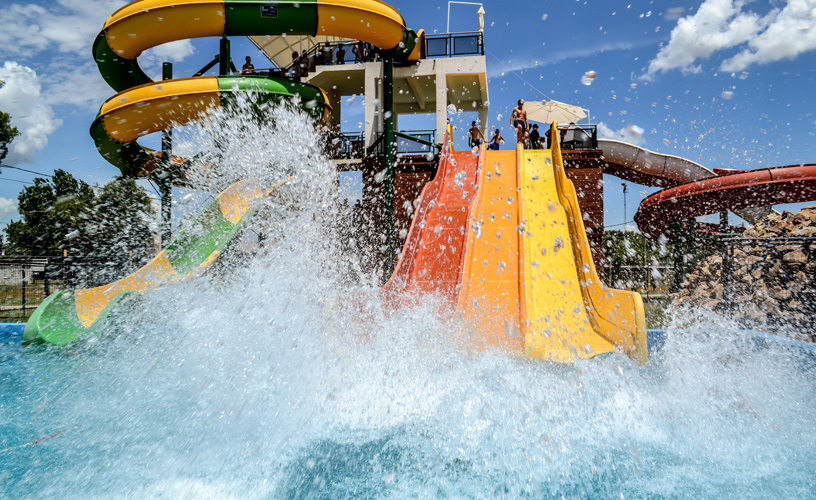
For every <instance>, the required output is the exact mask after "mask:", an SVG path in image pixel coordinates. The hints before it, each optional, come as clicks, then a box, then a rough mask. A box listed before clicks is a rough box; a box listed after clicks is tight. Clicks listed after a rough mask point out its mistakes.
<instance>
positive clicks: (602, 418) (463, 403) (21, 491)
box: [0, 290, 816, 498]
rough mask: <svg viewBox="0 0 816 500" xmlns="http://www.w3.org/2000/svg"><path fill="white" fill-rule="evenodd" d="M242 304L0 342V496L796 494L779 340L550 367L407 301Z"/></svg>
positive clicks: (701, 342) (796, 373)
mask: <svg viewBox="0 0 816 500" xmlns="http://www.w3.org/2000/svg"><path fill="white" fill-rule="evenodd" d="M177 293H181V294H182V296H183V295H184V294H185V293H187V294H191V293H192V291H189V290H188V291H186V292H185V291H184V290H182V291H178V290H177ZM209 294H210V295H211V296H210V297H209V298H208V300H212V299H214V298H215V297H217V295H218V293H217V292H215V291H210V292H209ZM258 300H259V299H252V298H247V302H249V304H245V306H244V307H243V309H242V312H243V313H244V315H243V316H242V317H243V318H244V321H243V323H242V324H235V321H234V319H235V316H232V315H231V314H223V313H218V312H216V311H207V310H206V309H205V308H200V307H195V306H192V307H190V308H188V309H187V311H186V312H187V315H186V317H187V318H188V319H180V320H178V319H177V320H174V319H172V318H171V317H169V316H162V314H161V313H162V312H166V309H165V310H164V311H163V310H162V307H161V301H159V300H156V301H151V302H150V304H147V305H149V306H150V309H151V310H152V311H155V312H157V313H158V315H150V316H148V315H142V316H141V317H139V316H140V315H139V314H137V313H135V312H133V311H132V314H131V316H135V317H137V318H134V319H132V320H130V321H129V322H124V323H120V324H119V325H118V327H119V330H118V331H117V332H115V333H113V334H111V335H110V336H109V337H106V338H104V339H98V340H95V341H90V342H85V343H83V344H81V345H79V346H75V347H72V348H69V349H53V348H25V349H21V348H20V346H19V344H18V342H17V339H13V340H14V341H13V342H3V343H0V389H2V399H1V400H0V407H2V411H0V449H2V450H3V451H2V455H0V461H2V464H3V466H2V476H1V477H0V496H2V497H4V498H46V497H50V498H103V497H104V498H125V497H133V498H522V497H526V498H562V497H564V498H812V497H813V496H814V493H816V474H815V472H816V418H814V417H815V416H816V390H814V389H816V383H815V382H814V373H815V372H814V367H815V366H816V364H815V363H814V361H813V356H812V353H811V352H809V351H808V350H807V349H802V348H801V347H798V346H796V345H793V344H791V345H787V344H783V343H779V342H761V341H759V342H758V341H757V340H756V337H752V336H750V335H746V334H744V333H741V332H737V331H727V330H722V331H707V332H688V331H672V330H669V331H666V332H664V333H663V335H662V340H663V345H662V347H661V348H660V349H659V350H658V351H655V352H653V354H652V360H651V362H650V364H649V365H647V366H645V367H640V366H637V365H635V364H633V363H631V362H630V361H629V360H628V359H627V358H625V357H623V356H620V355H617V354H614V355H609V356H606V357H602V358H599V359H594V360H588V361H582V362H580V363H577V364H576V365H575V366H560V365H552V364H548V363H542V362H536V361H529V360H525V359H520V358H516V357H513V356H510V355H507V354H504V353H499V352H487V353H470V352H467V351H463V350H461V349H459V348H458V346H457V345H456V343H455V342H452V341H451V340H450V337H447V338H446V337H445V335H446V334H447V333H449V330H447V329H446V328H445V327H444V325H442V324H440V323H437V322H436V320H433V319H428V318H432V315H430V314H427V313H428V311H427V310H425V311H422V310H421V309H422V307H420V308H419V309H420V310H414V311H413V312H406V313H405V314H403V315H399V316H398V317H377V319H376V320H375V321H374V324H370V323H369V324H366V325H361V324H359V323H358V324H354V323H348V322H345V320H341V319H338V318H336V317H332V316H331V315H327V314H326V313H325V308H324V306H325V304H317V303H316V302H314V301H311V302H306V304H307V305H306V306H304V305H303V304H302V303H300V302H299V301H297V300H292V297H291V296H289V297H286V296H277V297H274V298H272V299H269V298H267V300H266V302H264V303H265V305H266V306H267V307H265V308H264V310H265V312H266V314H264V315H261V314H258V309H256V308H255V307H254V306H256V305H257V303H258ZM144 305H146V304H141V305H140V308H141V306H144ZM134 311H135V309H134ZM285 311H287V312H288V314H283V313H284V312H285ZM321 311H323V312H322V313H321ZM157 318H158V319H157ZM189 318H195V319H189ZM306 318H308V320H306ZM333 322H335V323H336V322H340V323H341V324H342V325H343V328H344V331H343V333H340V332H339V331H338V330H336V329H333V328H332V327H333V326H335V327H336V326H337V325H336V324H335V325H332V323H333ZM364 331H365V332H366V333H368V334H371V333H375V332H376V335H374V336H373V337H372V339H371V340H370V341H367V342H360V341H359V335H361V332H364ZM6 338H7V339H8V338H9V336H6ZM56 433H61V434H58V435H54V434H56ZM48 436H53V437H50V438H48ZM43 437H46V438H47V439H44V440H42V441H40V442H38V443H36V444H29V443H32V442H33V441H35V440H38V439H41V438H43Z"/></svg>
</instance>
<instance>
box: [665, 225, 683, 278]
mask: <svg viewBox="0 0 816 500" xmlns="http://www.w3.org/2000/svg"><path fill="white" fill-rule="evenodd" d="M669 228H670V231H671V233H672V247H673V248H672V250H673V252H672V254H673V257H674V259H673V260H674V265H673V268H674V269H673V270H674V279H673V280H672V286H671V290H669V291H670V292H672V293H675V292H679V291H680V285H682V284H683V280H684V279H685V269H684V266H683V257H684V256H685V254H686V249H685V246H686V245H685V243H686V242H685V240H686V238H685V234H683V233H684V231H683V223H682V222H681V221H671V222H669Z"/></svg>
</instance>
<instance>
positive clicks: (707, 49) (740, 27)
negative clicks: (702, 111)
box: [644, 0, 816, 79]
mask: <svg viewBox="0 0 816 500" xmlns="http://www.w3.org/2000/svg"><path fill="white" fill-rule="evenodd" d="M750 3H751V2H750V1H745V0H705V2H703V4H702V5H701V6H700V8H699V9H698V10H697V12H696V13H695V14H694V15H691V16H686V17H683V18H681V19H680V20H679V21H678V22H677V26H676V27H675V28H674V29H673V30H672V32H671V38H670V40H669V43H668V44H667V45H666V46H664V47H663V48H661V49H660V51H659V52H658V53H657V56H655V58H654V59H653V60H652V61H651V62H650V63H649V68H648V70H647V72H646V74H645V75H644V78H647V79H649V78H651V77H653V76H654V75H655V74H657V73H665V72H667V71H671V70H674V69H680V70H681V71H683V72H684V73H697V72H700V71H701V70H702V68H701V65H700V64H699V62H700V61H702V60H705V59H707V58H709V57H711V56H712V55H713V54H714V53H715V52H718V51H721V50H725V49H731V48H735V47H737V48H738V47H741V46H742V47H743V48H742V49H741V50H740V52H738V53H737V55H735V56H733V57H731V58H730V59H728V60H726V61H724V62H723V63H722V65H721V66H720V69H721V70H723V71H742V70H743V69H745V68H747V67H748V66H750V65H751V64H762V63H768V62H773V61H778V60H781V59H786V58H787V59H792V58H794V57H796V56H797V55H799V54H801V53H803V52H807V51H810V50H814V49H816V25H815V24H816V0H787V2H786V5H785V7H784V8H782V9H772V10H771V11H770V12H768V13H767V14H766V15H764V16H760V15H759V14H757V13H755V12H752V11H750V10H746V6H747V5H748V4H750Z"/></svg>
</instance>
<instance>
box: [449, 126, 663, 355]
mask: <svg viewBox="0 0 816 500" xmlns="http://www.w3.org/2000/svg"><path fill="white" fill-rule="evenodd" d="M554 134H557V132H554ZM554 137H557V135H554ZM482 158H483V164H482V168H481V169H480V171H479V195H478V196H477V197H476V199H475V200H474V202H473V205H472V206H471V225H470V228H469V229H468V234H467V243H466V250H465V254H464V262H463V265H462V275H461V277H460V281H459V283H460V292H459V298H458V304H457V306H458V307H457V308H458V311H459V312H460V313H461V314H462V316H463V317H464V318H467V321H469V326H470V328H471V330H472V331H473V333H474V336H473V339H474V340H473V343H474V344H476V346H478V347H482V348H485V347H502V348H506V349H510V350H518V351H524V353H525V355H526V356H528V357H531V358H538V359H547V360H551V361H556V362H573V361H574V360H575V359H576V358H589V357H592V356H595V355H597V354H602V353H607V352H611V351H613V350H615V349H616V348H617V349H620V350H621V351H623V352H625V353H626V354H628V355H629V356H630V357H632V358H634V359H636V360H637V361H640V362H645V361H646V359H647V353H646V328H645V320H644V315H643V303H642V300H641V298H640V295H639V294H637V293H633V292H625V291H621V290H612V289H608V288H606V287H605V286H604V285H603V284H602V283H601V281H600V280H599V279H598V277H597V274H596V273H595V268H594V265H593V262H592V255H591V253H590V249H589V242H588V240H587V238H586V232H585V230H584V227H583V219H582V216H581V211H580V208H579V207H578V202H577V196H576V193H575V188H574V186H573V185H572V182H571V181H570V180H569V179H567V177H566V174H565V172H564V168H563V162H562V158H561V152H560V149H558V146H556V147H555V149H554V150H552V151H551V150H535V151H525V150H524V149H523V148H521V147H519V148H518V149H517V150H516V151H484V152H483V153H482Z"/></svg>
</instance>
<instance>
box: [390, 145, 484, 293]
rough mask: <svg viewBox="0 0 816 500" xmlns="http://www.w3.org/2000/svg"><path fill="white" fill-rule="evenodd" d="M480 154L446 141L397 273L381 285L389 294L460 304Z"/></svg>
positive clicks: (422, 197)
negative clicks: (459, 287)
mask: <svg viewBox="0 0 816 500" xmlns="http://www.w3.org/2000/svg"><path fill="white" fill-rule="evenodd" d="M446 141H447V138H446ZM480 157H483V155H481V156H477V155H474V154H473V153H472V152H471V151H464V152H453V151H451V150H450V148H449V147H448V145H447V142H446V145H445V147H444V148H443V154H442V157H441V158H440V160H439V168H438V170H437V173H436V176H435V177H434V178H433V180H432V181H430V182H429V183H427V184H426V185H425V187H424V188H423V189H422V194H421V197H420V204H419V207H417V211H416V214H415V215H414V218H413V221H412V222H411V228H410V230H409V231H408V239H407V240H406V242H405V245H404V246H403V249H402V254H401V255H400V258H399V261H398V262H397V266H396V268H395V269H394V274H393V275H392V276H391V279H389V280H388V282H387V283H386V284H385V286H384V287H383V293H384V294H385V296H386V297H389V298H392V299H394V300H396V301H398V302H403V303H404V302H405V301H406V300H411V299H412V298H414V297H416V296H418V295H421V294H428V293H434V294H438V295H440V296H441V297H443V298H444V299H445V300H446V301H447V302H448V303H449V304H451V305H453V304H455V303H456V288H457V282H458V280H459V276H460V267H461V262H462V256H463V253H464V250H465V235H466V234H467V232H468V219H469V215H470V214H469V210H470V205H471V202H472V201H473V198H474V195H475V193H476V190H477V185H476V180H477V171H478V169H479V158H480Z"/></svg>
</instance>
